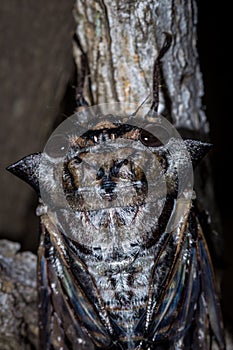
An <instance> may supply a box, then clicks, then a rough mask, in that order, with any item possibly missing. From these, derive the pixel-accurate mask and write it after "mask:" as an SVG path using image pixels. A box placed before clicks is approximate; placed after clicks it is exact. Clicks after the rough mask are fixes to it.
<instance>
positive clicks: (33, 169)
mask: <svg viewBox="0 0 233 350" xmlns="http://www.w3.org/2000/svg"><path fill="white" fill-rule="evenodd" d="M40 159H41V153H34V154H30V155H29V156H27V157H24V158H22V159H21V160H19V161H18V162H16V163H14V164H12V165H10V166H8V167H7V170H8V171H10V172H11V173H12V174H14V175H16V176H18V177H19V178H20V179H21V180H23V181H25V182H27V183H28V184H29V185H30V186H32V187H33V188H34V190H36V192H37V193H39V192H40V189H39V165H40Z"/></svg>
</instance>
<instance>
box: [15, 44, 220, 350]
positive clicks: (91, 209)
mask: <svg viewBox="0 0 233 350" xmlns="http://www.w3.org/2000/svg"><path fill="white" fill-rule="evenodd" d="M168 46H169V45H168V42H166V45H164V47H163V49H162V50H161V53H160V55H159V59H160V58H161V57H162V55H163V54H164V53H165V51H166V50H167V48H168ZM157 63H158V62H157ZM156 75H158V69H157V64H155V69H154V77H156ZM155 86H156V84H155ZM152 99H153V101H152V107H153V108H152V107H147V106H141V108H140V110H138V109H137V110H136V113H129V109H128V108H127V111H126V110H125V109H124V106H122V105H119V104H113V105H111V106H107V107H106V106H97V107H92V108H87V109H84V110H83V111H82V112H79V113H76V114H75V115H74V116H72V117H71V118H69V119H68V120H66V121H65V122H64V123H63V124H62V125H61V126H59V127H58V129H56V131H55V132H54V133H53V135H52V136H51V138H50V139H49V141H48V143H47V145H46V147H45V150H44V152H43V153H38V154H33V155H30V156H27V157H25V158H24V159H22V160H20V161H19V162H17V163H15V164H13V165H11V166H10V167H9V168H8V169H9V170H10V171H11V172H13V173H14V174H16V175H17V176H19V177H21V178H22V179H24V180H25V181H27V182H28V183H29V184H31V185H32V186H33V187H34V188H35V189H36V190H37V192H38V194H39V197H40V204H39V206H38V209H37V213H38V215H39V216H40V221H41V235H40V246H39V251H38V290H39V300H40V303H39V312H40V340H41V348H42V349H137V350H140V349H141V350H142V349H143V350H146V349H147V350H149V349H214V348H217V349H224V348H225V345H224V344H225V343H224V332H223V324H222V318H221V310H220V307H219V302H218V297H217V293H216V288H215V282H214V274H213V269H212V264H211V260H210V256H209V253H208V248H207V245H206V242H205V238H204V234H203V231H202V228H201V226H200V223H199V220H198V215H197V209H196V207H195V204H194V202H193V186H192V185H193V184H192V167H193V165H196V164H197V163H198V162H199V161H200V160H201V159H202V158H203V157H204V156H205V154H206V153H207V152H208V150H209V148H210V145H209V144H206V143H202V142H200V141H195V140H182V138H181V137H180V136H179V134H178V132H177V131H176V130H175V128H174V127H172V126H171V124H170V123H168V121H166V119H165V118H163V117H161V116H159V115H157V114H156V113H155V112H156V110H157V105H158V91H156V88H154V91H153V98H152Z"/></svg>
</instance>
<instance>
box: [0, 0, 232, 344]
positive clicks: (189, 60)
mask: <svg viewBox="0 0 233 350" xmlns="http://www.w3.org/2000/svg"><path fill="white" fill-rule="evenodd" d="M65 3H68V2H67V1H60V2H54V1H52V2H50V4H51V7H49V9H50V12H49V13H47V12H46V13H44V12H43V5H41V3H40V4H38V8H37V7H36V9H35V8H34V10H35V13H36V14H37V15H36V16H35V18H34V17H33V16H32V19H31V21H32V23H33V25H34V26H35V27H36V26H39V25H42V26H44V25H46V23H47V22H46V20H45V21H44V20H43V19H42V18H47V20H49V19H48V17H49V18H51V19H52V18H54V17H56V18H57V16H58V18H60V20H61V21H60V22H59V24H56V25H55V24H54V22H53V21H52V23H51V22H50V21H49V22H48V23H49V24H48V27H50V26H52V27H53V28H54V29H53V31H51V32H50V34H49V38H50V39H49V40H47V39H46V40H45V37H44V39H43V38H42V37H40V35H38V33H37V34H35V35H36V38H38V37H40V41H41V44H40V45H41V46H40V45H39V44H38V43H37V44H36V45H35V44H34V45H33V50H32V52H31V53H30V50H29V52H28V53H27V55H26V56H27V60H26V61H25V63H24V65H23V66H22V65H21V66H19V68H18V69H19V71H20V72H21V73H22V74H24V75H25V74H26V75H28V76H29V78H28V79H29V81H28V84H30V85H28V86H23V87H22V86H19V87H18V89H25V94H24V97H23V99H14V96H13V95H12V96H11V95H10V96H11V97H10V101H13V102H12V104H11V105H10V107H9V104H8V109H6V110H4V115H5V120H6V122H5V123H6V124H5V126H6V128H5V133H6V135H7V134H10V135H12V136H11V138H10V139H9V138H6V140H4V141H3V144H5V147H6V149H8V154H9V149H11V151H10V157H8V159H5V158H3V159H4V162H3V163H4V165H8V164H9V163H11V162H13V161H15V160H17V159H18V158H20V157H22V156H24V155H26V154H28V153H31V152H33V151H38V150H39V149H40V147H41V143H40V141H38V140H37V135H38V134H42V135H43V137H44V139H45V137H46V136H47V133H48V130H49V129H50V128H51V124H52V121H53V119H54V118H52V116H51V114H53V115H56V113H57V105H58V104H57V102H58V101H60V100H61V96H62V94H63V92H64V90H65V85H66V82H67V80H68V76H69V73H70V71H71V68H70V67H71V65H70V60H69V59H68V60H67V61H66V59H64V57H66V56H67V55H68V57H69V55H70V54H71V47H70V45H71V37H70V32H69V31H71V28H72V26H71V23H72V16H71V14H70V13H69V6H70V4H69V5H68V7H66V5H65ZM17 4H18V2H17V1H16V2H15V3H14V6H16V7H17V6H18V5H17ZM33 4H34V5H35V2H34V3H33ZM52 4H53V5H52ZM63 5H64V8H63V7H62V6H63ZM45 8H46V9H47V10H48V8H47V7H46V6H45ZM23 10H24V11H26V12H27V11H28V10H27V9H26V8H24V9H23ZM5 11H10V7H9V8H8V7H7V5H5ZM38 15H40V16H41V17H40V19H39V18H38ZM43 16H45V17H43ZM59 16H60V17H59ZM74 17H75V19H76V23H77V34H78V36H79V38H80V41H81V44H82V47H83V50H84V51H85V52H86V53H87V57H88V61H89V67H90V77H89V78H90V83H91V84H90V85H91V93H90V88H89V86H88V84H87V86H86V93H85V95H86V96H88V100H89V102H90V104H97V103H101V102H113V101H119V102H125V103H128V104H129V103H137V104H140V103H141V102H142V101H143V100H144V99H145V98H146V97H147V96H148V94H149V93H150V92H151V83H152V67H153V63H154V60H155V58H156V55H157V53H158V50H159V48H160V47H161V45H162V42H163V38H164V37H163V32H170V33H172V34H173V37H174V39H173V44H172V48H171V49H170V50H169V52H168V53H167V54H166V57H165V58H164V59H163V66H162V72H163V78H164V81H163V87H162V100H161V105H160V111H162V112H163V113H164V114H166V115H167V116H168V117H169V118H170V119H172V120H173V122H174V124H175V126H176V127H178V128H182V129H186V130H189V131H190V132H191V133H192V134H198V135H199V136H200V138H202V139H203V137H204V138H206V136H207V133H208V122H207V119H206V116H205V113H204V112H203V109H202V101H201V99H202V95H203V86H202V77H201V73H200V68H199V64H198V54H197V48H196V40H197V38H196V25H197V9H196V6H195V1H191V0H189V1H184V0H182V1H177V0H175V1H171V0H164V1H150V0H141V1H139V0H135V1H123V0H113V1H110V0H105V1H103V0H99V1H97V0H96V1H91V0H78V1H77V2H76V6H75V10H74ZM12 35H13V34H12ZM8 40H9V41H11V40H12V38H9V39H8ZM21 40H22V42H23V41H24V39H23V38H22V39H21ZM33 40H34V38H33V37H32V38H31V39H30V40H29V42H28V45H29V46H30V45H31V44H32V42H33ZM43 40H45V42H46V47H44V49H43V54H41V50H42V49H41V47H42V46H43ZM55 42H56V45H55ZM25 45H26V43H25ZM38 45H39V46H38ZM27 49H28V48H26V52H27ZM69 50H70V52H69ZM29 53H30V54H29ZM74 53H75V57H76V60H77V65H78V68H80V51H79V50H77V48H75V50H74ZM15 55H16V57H15V58H14V59H13V61H12V62H13V63H10V64H9V62H3V64H4V65H5V67H6V68H5V73H6V74H9V71H10V68H11V67H12V65H14V64H16V63H15V62H17V53H16V54H15ZM41 55H42V56H41ZM34 56H35V59H33V57H34ZM42 57H43V58H42ZM41 60H42V62H43V64H42V62H41ZM33 62H34V65H36V64H39V63H38V62H41V63H40V64H41V66H40V68H39V69H40V71H41V76H39V77H37V80H36V81H34V80H33V79H32V78H31V77H33V71H34V69H38V68H35V66H33ZM54 62H56V64H55V65H54ZM25 70H26V73H25ZM7 72H8V73H7ZM21 73H19V74H18V73H17V74H16V73H15V74H16V75H17V79H19V77H20V74H21ZM2 74H3V73H2ZM51 76H53V80H52V81H51ZM3 78H4V79H6V76H5V77H3ZM17 84H18V81H17ZM38 90H39V91H38ZM7 93H9V91H8V92H7ZM26 99H29V100H30V101H31V103H32V105H33V107H35V110H36V115H35V114H34V112H33V109H34V108H33V109H30V110H27V108H26V109H25V108H24V106H25V100H26ZM47 106H48V108H47ZM4 108H6V107H4ZM13 111H14V113H13ZM7 116H11V118H9V120H8V119H7ZM40 118H42V119H40ZM23 120H24V121H23ZM14 125H17V126H19V125H21V126H20V127H19V128H14V127H13V126H14ZM25 125H26V127H25ZM45 125H46V126H45ZM19 134H20V137H19ZM3 136H4V135H3ZM202 136H203V137H202ZM13 137H14V138H15V142H14V141H13V140H12V138H13ZM19 138H21V139H22V138H23V140H24V142H23V147H20V148H19V149H18V145H19ZM32 145H33V147H32ZM3 153H4V152H3ZM205 167H206V170H205V171H207V166H206V165H205ZM8 176H9V175H8ZM205 176H206V179H207V178H208V179H209V178H210V174H209V175H208V174H207V175H205ZM200 178H201V176H200ZM11 180H12V181H13V182H14V184H13V183H12V187H11V188H10V189H9V186H8V185H7V182H6V175H5V177H4V178H3V180H2V181H3V182H2V183H3V186H4V187H5V189H4V191H3V192H1V195H2V194H3V197H4V196H5V198H7V197H8V196H9V197H10V201H6V202H8V204H7V205H8V207H6V206H5V204H4V206H3V208H2V218H3V227H2V228H3V232H4V228H5V229H7V232H13V231H14V232H16V231H17V232H22V230H23V229H24V227H23V226H21V227H18V226H17V222H18V218H19V216H26V215H27V213H26V212H25V209H24V208H25V203H26V202H27V201H28V198H29V197H30V195H29V190H28V192H27V193H26V192H25V193H26V194H25V193H24V194H22V192H21V188H22V187H23V186H24V185H23V184H22V183H20V182H19V181H18V180H17V179H15V180H14V179H11ZM207 182H208V181H207ZM205 183H206V182H205ZM208 184H209V185H208V189H207V194H206V193H204V191H203V188H202V189H201V191H200V194H201V196H203V197H205V196H206V198H209V199H208V203H209V207H210V211H212V212H215V208H214V204H211V203H214V200H213V196H212V195H211V193H213V190H212V184H211V182H208ZM25 188H26V185H25ZM199 188H201V186H199ZM9 191H10V192H9ZM15 196H16V197H15ZM14 202H17V203H20V206H17V208H14V210H13V207H14V205H13V203H14ZM6 212H11V213H12V215H13V216H14V221H15V222H16V223H14V222H13V220H11V221H12V222H11V223H10V228H9V220H7V215H6V214H5V213H6ZM18 249H19V246H18V245H17V244H16V245H14V244H12V243H9V242H8V243H7V242H6V241H2V242H1V247H0V267H1V289H0V303H1V311H0V316H1V317H0V322H1V323H0V325H1V332H0V348H1V349H3V350H8V349H16V348H17V349H31V348H32V349H33V348H37V328H36V321H37V313H36V292H35V278H36V277H35V265H36V262H35V256H33V255H32V254H30V253H22V254H21V253H19V254H15V253H16V251H17V250H18ZM22 277H23V278H22ZM229 349H230V347H229Z"/></svg>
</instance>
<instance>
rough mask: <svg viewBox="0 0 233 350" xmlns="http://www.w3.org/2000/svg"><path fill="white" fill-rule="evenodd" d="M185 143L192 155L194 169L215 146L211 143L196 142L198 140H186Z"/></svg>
mask: <svg viewBox="0 0 233 350" xmlns="http://www.w3.org/2000/svg"><path fill="white" fill-rule="evenodd" d="M184 143H185V146H186V147H187V150H188V152H189V154H190V157H191V161H192V164H193V167H194V168H195V167H196V165H197V164H198V163H199V162H200V161H201V160H202V159H203V158H204V157H205V156H206V154H207V153H208V152H209V151H210V149H211V148H212V147H213V145H212V144H210V143H206V142H201V141H196V140H184Z"/></svg>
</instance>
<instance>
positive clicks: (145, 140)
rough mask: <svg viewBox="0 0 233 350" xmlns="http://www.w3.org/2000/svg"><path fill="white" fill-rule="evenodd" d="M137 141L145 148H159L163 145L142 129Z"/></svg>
mask: <svg viewBox="0 0 233 350" xmlns="http://www.w3.org/2000/svg"><path fill="white" fill-rule="evenodd" d="M139 140H140V141H141V143H142V144H143V145H144V146H147V147H159V146H162V145H163V143H162V142H161V141H160V140H159V139H158V138H157V137H156V136H154V135H152V134H151V133H150V132H149V131H146V130H143V129H142V130H141V131H140V134H139Z"/></svg>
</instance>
